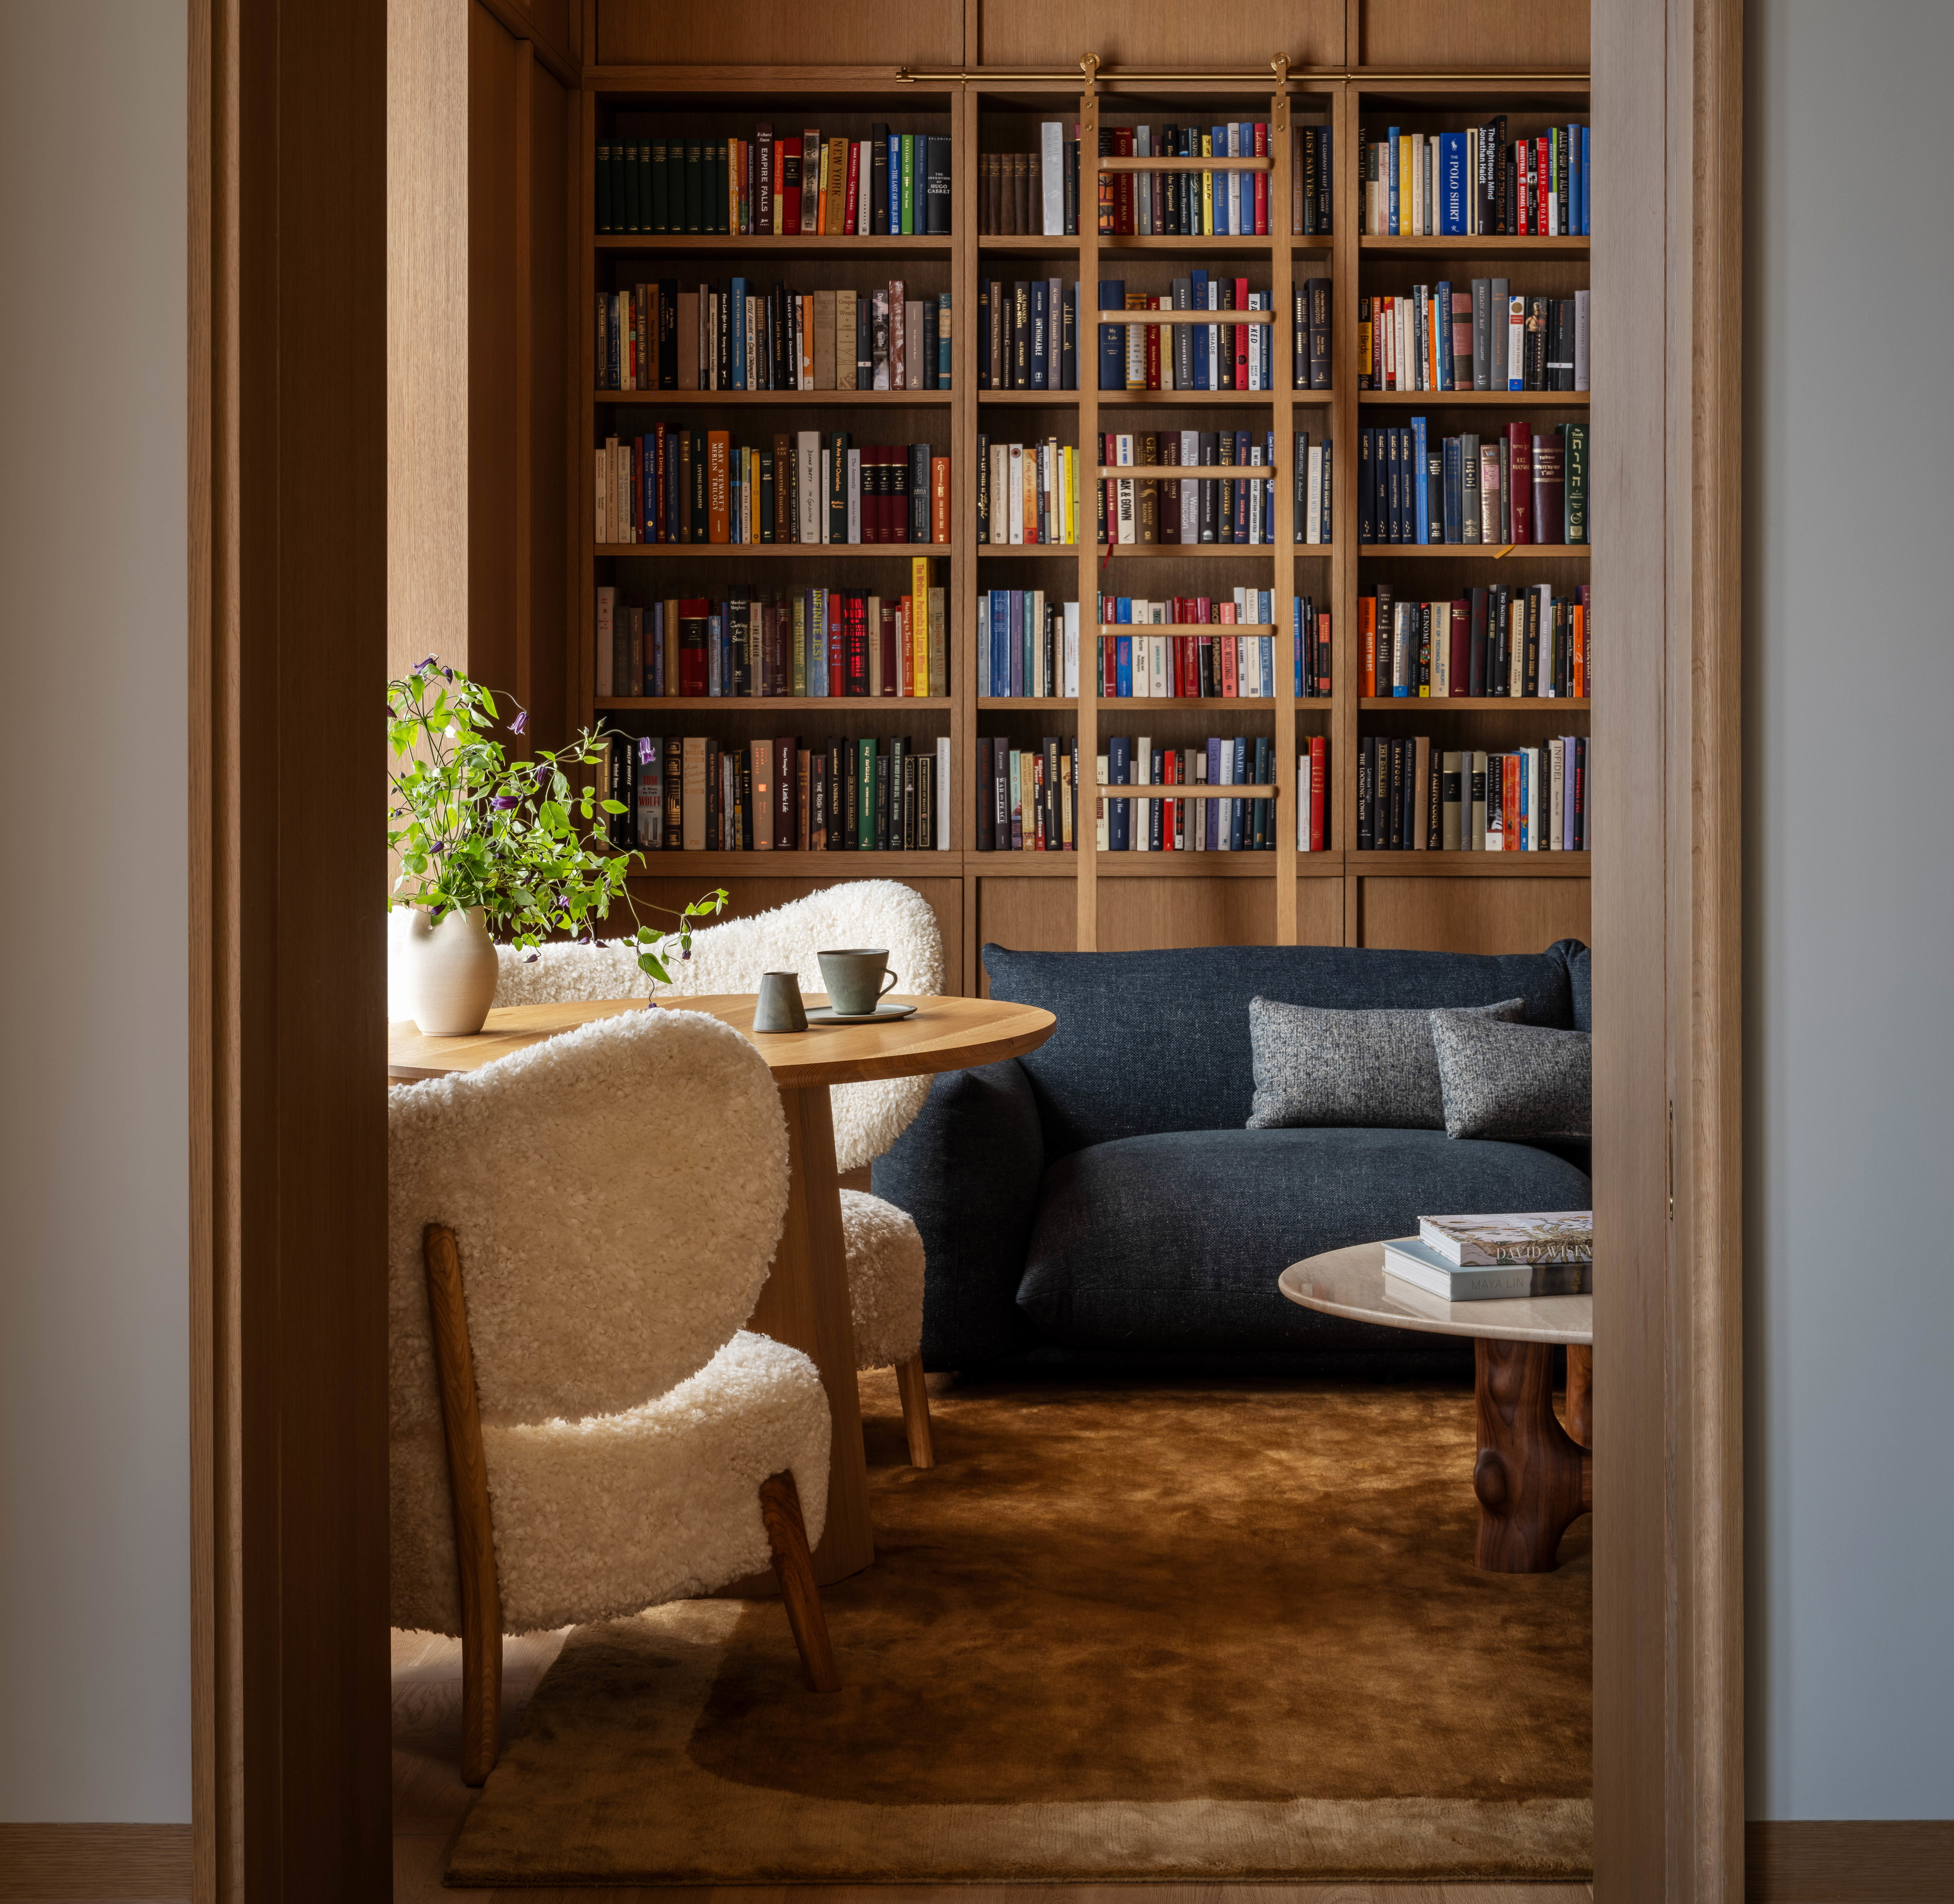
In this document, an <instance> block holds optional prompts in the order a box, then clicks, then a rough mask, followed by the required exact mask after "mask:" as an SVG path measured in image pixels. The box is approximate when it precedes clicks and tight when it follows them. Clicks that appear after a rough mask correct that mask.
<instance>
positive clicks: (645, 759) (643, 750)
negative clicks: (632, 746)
mask: <svg viewBox="0 0 1954 1904" xmlns="http://www.w3.org/2000/svg"><path fill="white" fill-rule="evenodd" d="M638 764H639V766H641V767H649V765H651V764H652V737H651V736H650V735H649V734H643V735H641V736H640V737H639V741H638Z"/></svg>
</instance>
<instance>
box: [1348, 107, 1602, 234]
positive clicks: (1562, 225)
mask: <svg viewBox="0 0 1954 1904" xmlns="http://www.w3.org/2000/svg"><path fill="white" fill-rule="evenodd" d="M1358 138H1359V140H1360V141H1361V142H1362V143H1361V144H1360V146H1359V158H1360V159H1361V161H1362V166H1363V178H1362V194H1361V196H1362V212H1363V228H1364V230H1365V232H1367V233H1370V234H1375V235H1377V236H1379V237H1400V238H1404V237H1448V238H1449V237H1472V236H1475V235H1479V234H1487V235H1492V236H1501V235H1503V236H1506V237H1550V238H1553V237H1588V235H1589V233H1588V206H1589V204H1590V203H1591V199H1592V196H1593V193H1592V189H1591V187H1592V168H1591V166H1590V165H1589V163H1588V159H1589V153H1590V143H1589V140H1588V127H1585V126H1583V125H1564V126H1550V127H1548V128H1547V130H1546V131H1545V132H1543V133H1539V134H1535V135H1534V136H1533V137H1530V138H1523V139H1516V140H1512V141H1510V142H1509V140H1507V137H1506V115H1505V114H1504V113H1503V112H1502V113H1498V114H1496V115H1494V117H1493V118H1491V119H1490V120H1488V121H1487V122H1486V123H1485V124H1484V125H1478V126H1472V127H1468V128H1466V130H1464V131H1462V132H1407V131H1406V130H1403V128H1401V127H1397V126H1391V127H1387V129H1386V130H1385V133H1384V137H1383V138H1381V139H1374V138H1373V137H1371V134H1370V133H1369V132H1368V131H1360V132H1359V134H1358Z"/></svg>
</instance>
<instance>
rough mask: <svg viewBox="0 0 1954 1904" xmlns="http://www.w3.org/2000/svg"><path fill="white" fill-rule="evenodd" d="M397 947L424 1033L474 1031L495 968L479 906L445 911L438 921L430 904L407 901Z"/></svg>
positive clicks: (488, 1000) (484, 1013)
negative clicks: (406, 917) (404, 924)
mask: <svg viewBox="0 0 1954 1904" xmlns="http://www.w3.org/2000/svg"><path fill="white" fill-rule="evenodd" d="M401 950H402V954H403V956H404V958H405V960H406V970H405V972H404V977H405V979H406V980H407V997H408V998H409V1000H410V1001H411V1004H410V1010H412V1012H413V1020H414V1023H415V1024H416V1026H419V1029H420V1031H421V1032H422V1034H423V1036H425V1037H428V1038H463V1037H467V1036H468V1035H470V1034H472V1033H473V1032H479V1030H480V1029H482V1023H483V1021H484V1020H486V1019H487V1017H488V1007H490V1006H491V1005H492V1004H494V1003H495V984H496V979H497V976H498V966H497V964H496V961H495V944H494V941H492V940H491V939H490V938H489V936H488V926H487V925H485V923H484V922H483V918H482V908H481V907H480V906H470V907H469V908H468V910H467V911H466V912H460V911H451V912H448V913H443V914H442V915H441V919H440V921H439V922H438V923H437V922H436V921H435V916H434V914H433V912H432V910H430V909H429V907H427V906H413V907H412V908H411V909H410V916H409V920H408V924H407V932H406V935H405V937H404V944H403V945H402V947H401Z"/></svg>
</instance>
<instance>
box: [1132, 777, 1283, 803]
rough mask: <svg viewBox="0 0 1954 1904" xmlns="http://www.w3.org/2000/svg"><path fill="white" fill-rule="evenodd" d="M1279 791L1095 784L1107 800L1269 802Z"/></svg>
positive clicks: (1202, 784) (1199, 785)
mask: <svg viewBox="0 0 1954 1904" xmlns="http://www.w3.org/2000/svg"><path fill="white" fill-rule="evenodd" d="M1099 791H1100V792H1101V793H1102V794H1104V796H1105V797H1106V798H1107V800H1274V798H1275V797H1276V796H1277V794H1278V793H1280V791H1281V789H1280V787H1248V786H1242V787H1217V786H1214V785H1212V784H1210V783H1209V782H1208V781H1198V782H1195V783H1193V784H1190V785H1188V786H1185V787H1128V786H1126V785H1124V784H1122V783H1121V782H1120V781H1101V783H1100V784H1099Z"/></svg>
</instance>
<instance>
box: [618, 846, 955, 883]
mask: <svg viewBox="0 0 1954 1904" xmlns="http://www.w3.org/2000/svg"><path fill="white" fill-rule="evenodd" d="M962 858H963V856H962V855H961V854H960V853H958V852H957V850H956V849H955V848H954V847H949V848H946V849H944V850H942V851H941V852H920V853H903V852H886V853H875V852H868V853H864V852H862V851H861V850H859V849H856V848H850V850H847V851H845V852H842V853H826V852H820V853H817V852H814V851H812V850H809V851H808V852H806V853H803V852H801V851H800V850H798V849H796V850H794V851H792V852H760V853H718V852H707V853H686V852H675V853H667V852H664V851H660V852H656V853H646V855H645V856H644V858H643V859H642V860H640V861H639V862H638V864H637V865H636V866H635V867H633V869H632V871H631V874H630V877H631V878H633V879H655V878H658V877H660V876H661V875H666V874H668V873H669V874H677V873H684V874H686V875H687V876H688V877H692V878H715V879H730V878H734V876H735V875H743V876H744V877H745V878H749V879H752V878H764V877H765V875H768V873H771V874H773V875H775V876H776V877H778V878H783V879H806V878H810V877H815V878H818V876H819V875H821V874H822V873H824V872H828V873H832V874H834V875H835V877H836V878H847V877H850V876H859V875H861V874H863V873H870V874H874V875H878V876H880V877H882V878H900V877H902V876H903V875H905V874H906V875H908V876H909V877H910V878H931V877H933V878H939V879H941V878H954V877H955V876H956V875H957V874H958V873H959V872H961V871H962V870H963V867H962V866H961V864H960V862H961V859H962Z"/></svg>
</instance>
